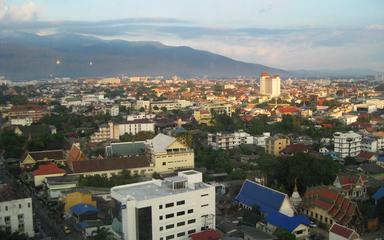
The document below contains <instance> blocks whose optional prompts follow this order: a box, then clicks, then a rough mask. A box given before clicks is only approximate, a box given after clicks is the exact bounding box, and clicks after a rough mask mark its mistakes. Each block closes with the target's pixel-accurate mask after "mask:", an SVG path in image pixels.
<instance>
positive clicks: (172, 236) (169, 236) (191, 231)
mask: <svg viewBox="0 0 384 240" xmlns="http://www.w3.org/2000/svg"><path fill="white" fill-rule="evenodd" d="M195 232H196V230H195V229H191V230H189V231H188V232H187V234H188V235H190V234H193V233H195ZM185 235H186V234H185V232H179V233H178V234H176V237H183V236H185ZM174 238H175V234H172V235H168V236H166V237H165V240H169V239H174ZM160 240H164V238H163V237H161V238H160Z"/></svg>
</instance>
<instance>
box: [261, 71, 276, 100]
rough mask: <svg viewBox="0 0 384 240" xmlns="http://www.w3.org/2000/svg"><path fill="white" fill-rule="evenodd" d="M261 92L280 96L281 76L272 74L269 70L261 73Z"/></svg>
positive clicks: (270, 95) (271, 95)
mask: <svg viewBox="0 0 384 240" xmlns="http://www.w3.org/2000/svg"><path fill="white" fill-rule="evenodd" d="M260 94H262V95H267V96H269V97H278V96H280V77H279V76H278V75H274V76H270V75H269V74H268V73H267V72H263V73H261V76H260Z"/></svg>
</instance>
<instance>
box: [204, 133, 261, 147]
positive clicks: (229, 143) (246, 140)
mask: <svg viewBox="0 0 384 240" xmlns="http://www.w3.org/2000/svg"><path fill="white" fill-rule="evenodd" d="M253 143H254V139H253V136H251V135H250V134H249V133H246V132H244V131H241V130H240V131H238V132H234V133H216V134H212V133H209V134H208V146H211V147H212V149H214V150H218V149H232V148H234V147H237V146H240V145H241V144H253Z"/></svg>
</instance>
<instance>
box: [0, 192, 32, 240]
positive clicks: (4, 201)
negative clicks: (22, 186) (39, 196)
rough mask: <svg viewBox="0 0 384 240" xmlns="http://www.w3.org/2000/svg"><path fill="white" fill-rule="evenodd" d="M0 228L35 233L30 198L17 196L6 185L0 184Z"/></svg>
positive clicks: (30, 234) (27, 233) (28, 233)
mask: <svg viewBox="0 0 384 240" xmlns="http://www.w3.org/2000/svg"><path fill="white" fill-rule="evenodd" d="M0 230H2V231H6V232H12V233H13V232H18V233H20V234H25V235H27V236H28V237H30V238H32V237H33V236H34V235H35V232H34V228H33V206H32V199H31V198H30V197H25V196H19V195H18V194H16V192H14V191H13V189H11V188H10V187H9V186H8V185H1V186H0Z"/></svg>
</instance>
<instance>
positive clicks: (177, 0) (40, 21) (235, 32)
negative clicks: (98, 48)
mask: <svg viewBox="0 0 384 240" xmlns="http://www.w3.org/2000/svg"><path fill="white" fill-rule="evenodd" d="M1 29H3V30H6V31H26V32H32V33H36V34H39V35H49V34H56V33H76V34H84V35H92V36H97V37H100V38H103V39H124V40H128V41H138V40H140V41H141V40H143V41H159V42H162V43H164V44H167V45H174V46H181V45H183V46H190V47H193V48H197V49H202V50H207V51H211V52H214V53H218V54H222V55H225V56H228V57H231V58H234V59H236V60H241V61H245V62H252V63H260V64H264V65H268V66H272V67H279V68H283V69H287V70H293V69H348V68H354V69H356V68H358V69H364V68H369V69H375V70H378V71H381V72H382V71H384V54H383V53H384V1H383V0H321V1H318V0H193V1H192V0H0V30H1Z"/></svg>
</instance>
